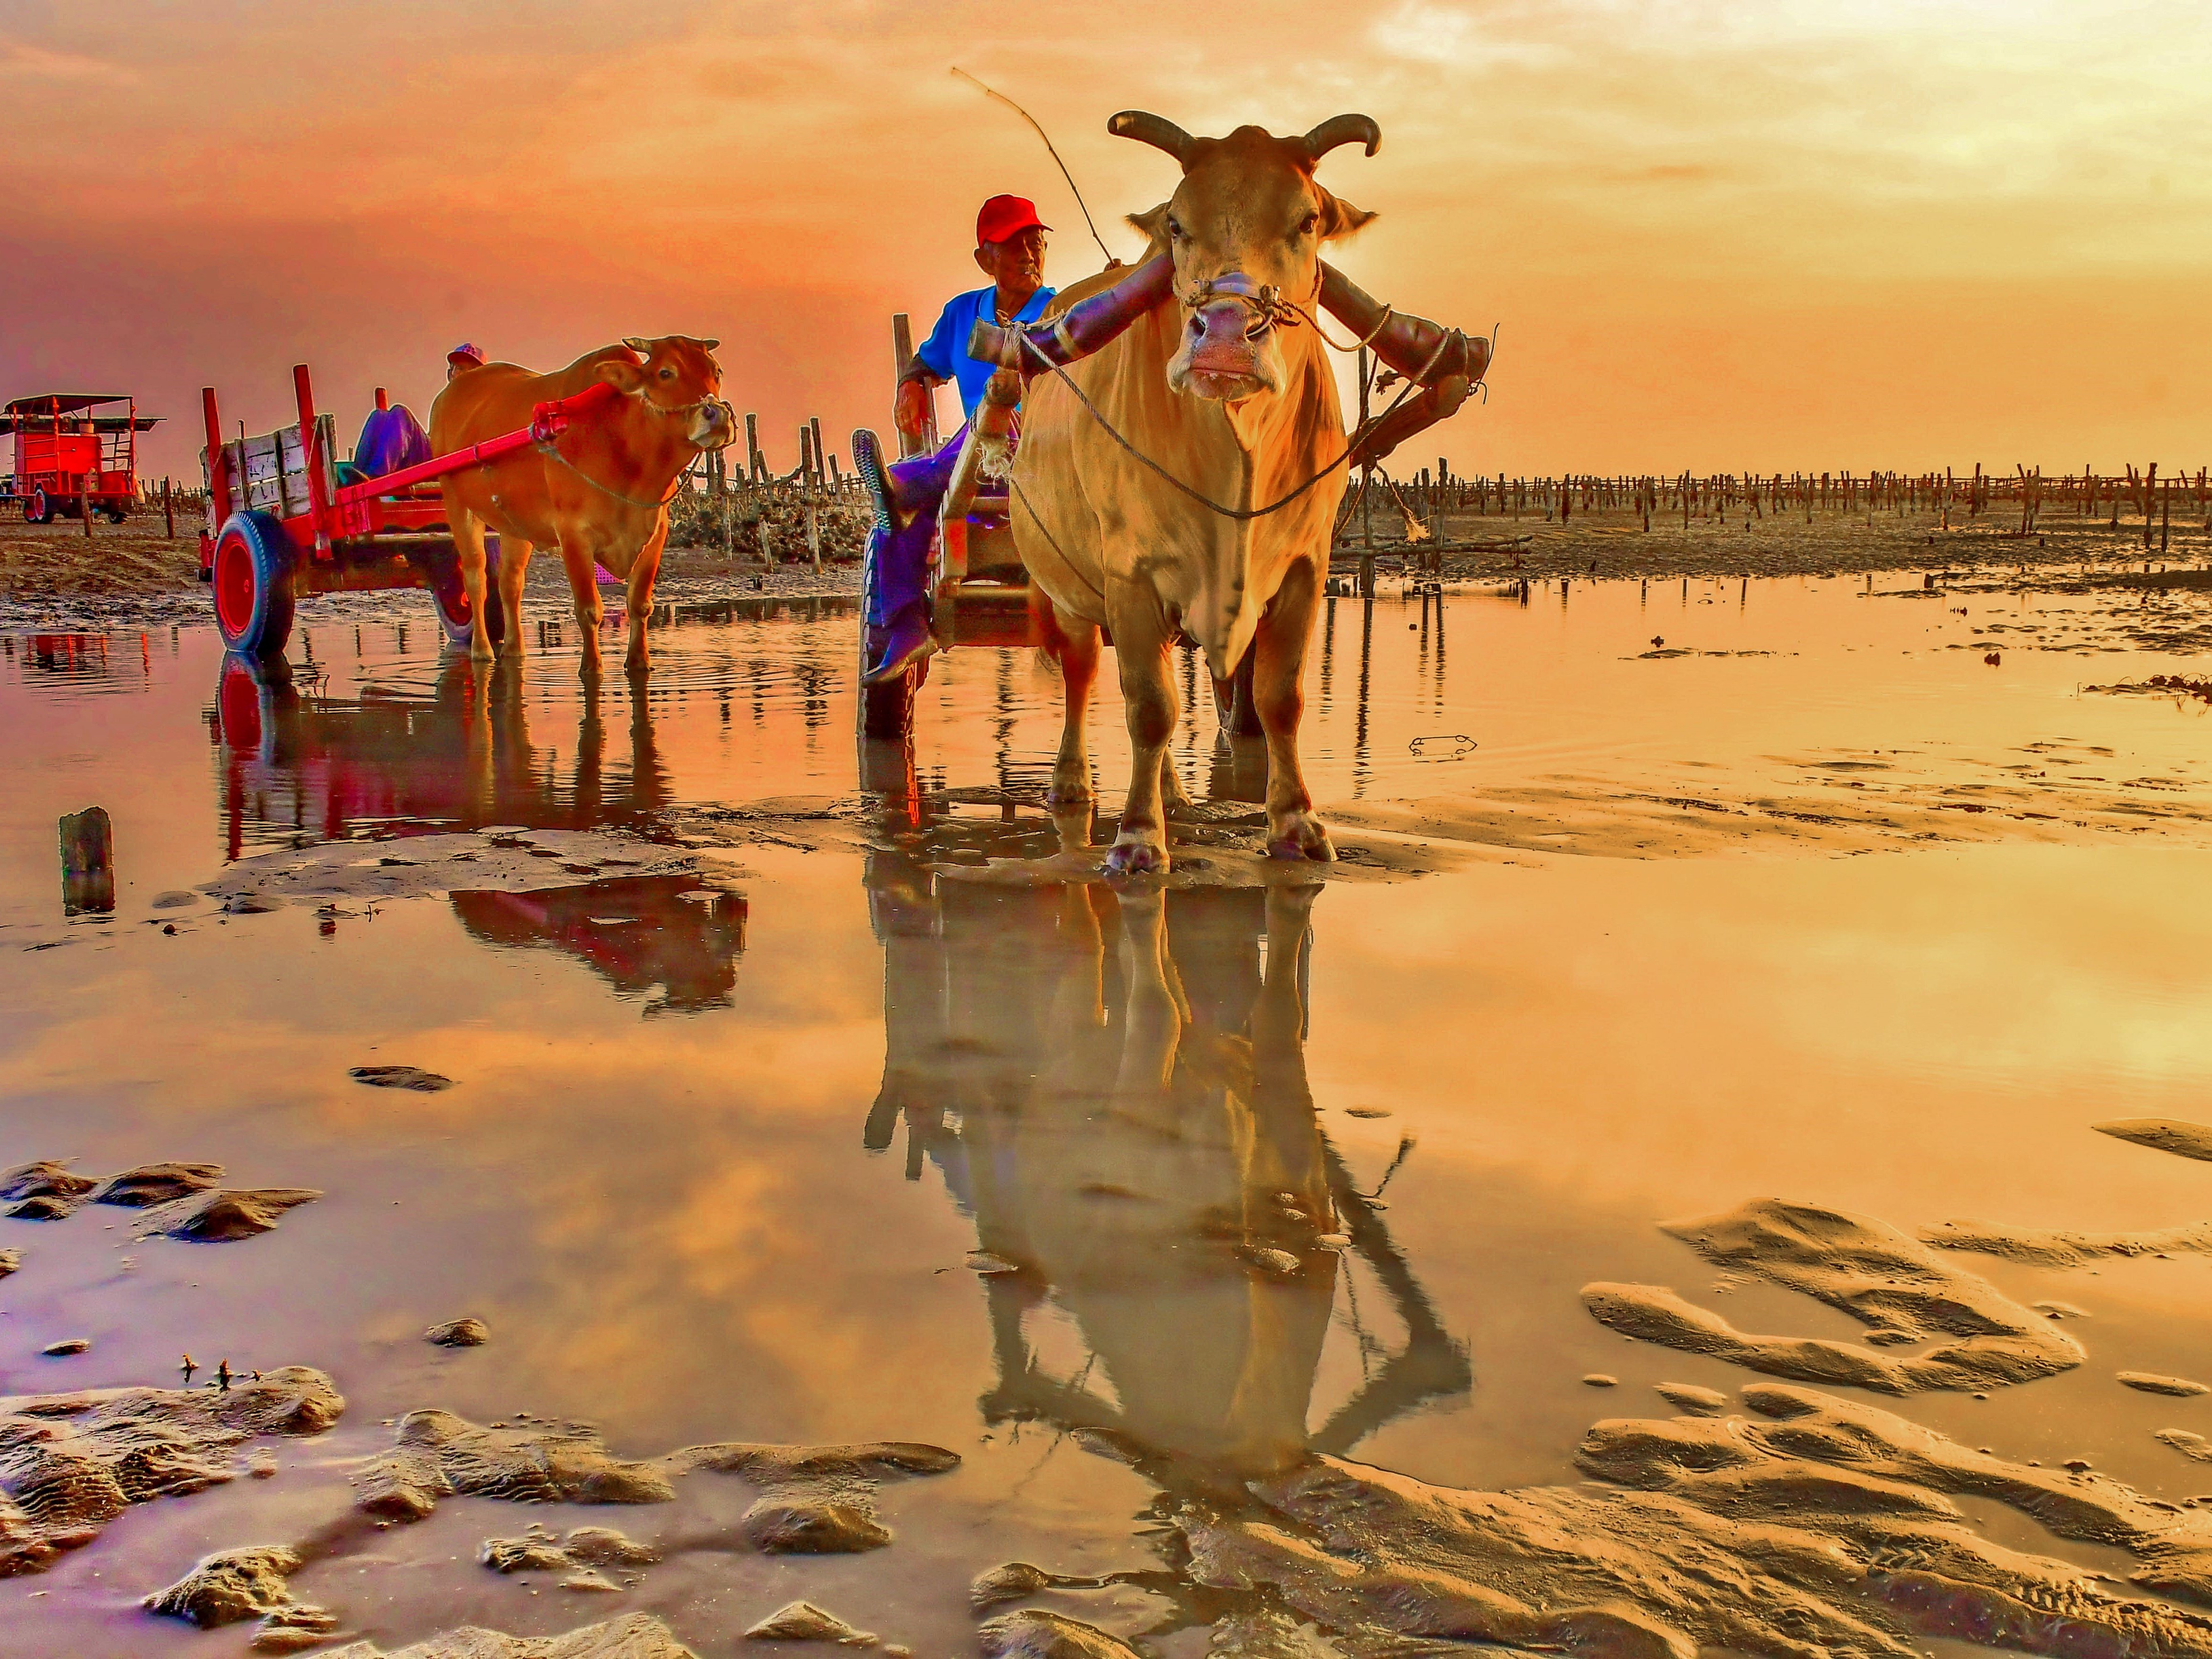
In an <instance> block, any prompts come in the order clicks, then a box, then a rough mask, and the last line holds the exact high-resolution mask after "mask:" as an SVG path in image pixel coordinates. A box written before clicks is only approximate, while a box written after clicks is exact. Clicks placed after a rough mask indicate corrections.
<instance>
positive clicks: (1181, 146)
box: [1106, 109, 1198, 167]
mask: <svg viewBox="0 0 2212 1659" xmlns="http://www.w3.org/2000/svg"><path fill="white" fill-rule="evenodd" d="M1106 131H1109V132H1110V133H1112V134H1113V135H1114V136H1115V137H1116V138H1133V139H1135V140H1136V141H1137V142H1138V143H1140V144H1150V145H1151V146H1152V148H1153V149H1159V150H1165V151H1166V152H1167V153H1168V154H1169V155H1172V156H1174V157H1175V158H1176V161H1180V162H1182V164H1183V165H1184V166H1186V167H1188V165H1189V164H1190V147H1191V146H1192V145H1193V144H1194V143H1197V142H1198V141H1197V140H1196V139H1195V138H1193V137H1191V136H1190V135H1189V134H1188V133H1187V132H1185V131H1183V130H1182V128H1181V127H1179V126H1177V125H1176V124H1175V123H1174V122H1172V121H1170V120H1169V119H1168V118H1166V117H1165V116H1164V115H1151V114H1147V113H1146V112H1145V111H1143V110H1140V109H1125V110H1123V111H1122V112H1121V113H1120V114H1119V115H1116V116H1115V117H1114V118H1113V119H1111V120H1110V121H1109V122H1107V123H1106Z"/></svg>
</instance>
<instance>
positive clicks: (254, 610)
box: [200, 363, 616, 658]
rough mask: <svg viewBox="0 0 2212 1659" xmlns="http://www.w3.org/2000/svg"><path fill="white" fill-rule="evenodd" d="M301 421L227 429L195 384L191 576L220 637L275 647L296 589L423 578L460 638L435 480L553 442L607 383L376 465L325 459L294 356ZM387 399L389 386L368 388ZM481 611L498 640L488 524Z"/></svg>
mask: <svg viewBox="0 0 2212 1659" xmlns="http://www.w3.org/2000/svg"><path fill="white" fill-rule="evenodd" d="M292 390H293V395H294V397H295V399H296V400H297V402H298V405H299V411H300V418H299V421H298V422H297V423H296V424H295V425H292V426H289V427H286V428H283V430H281V431H277V432H271V433H269V434H267V435H264V436H262V437H258V438H247V437H240V438H234V439H232V440H231V441H228V443H226V442H225V441H223V437H222V422H221V421H220V419H219V418H218V416H217V414H216V399H215V388H214V387H212V386H208V387H205V388H204V389H203V390H202V392H201V393H200V400H201V410H202V413H203V415H204V416H205V419H206V422H207V447H206V448H205V449H204V450H203V451H202V452H201V453H200V459H201V463H202V465H204V468H205V469H206V473H207V487H208V528H207V531H206V532H204V533H203V535H202V537H201V538H200V580H203V581H204V582H207V583H209V584H210V586H212V587H213V588H214V590H215V617H216V626H217V627H218V628H219V629H222V638H223V643H224V644H225V645H227V646H228V647H230V648H231V649H232V650H233V651H236V652H239V653H243V654H244V655H246V656H249V657H256V658H270V657H275V656H276V655H278V654H279V653H282V652H283V649H284V645H285V641H287V640H289V638H290V637H291V634H292V608H293V601H294V600H295V599H296V598H297V597H298V596H300V595H301V594H303V593H334V592H346V591H356V590H361V589H374V588H386V587H421V588H426V589H428V591H429V594H430V597H431V599H433V600H434V601H435V603H436V605H437V608H438V616H439V619H440V620H441V622H443V623H444V624H445V628H446V634H447V638H449V639H451V640H452V641H453V642H454V643H455V644H457V645H463V646H465V645H466V644H468V642H469V635H470V631H471V625H472V623H473V622H474V615H473V613H472V612H471V611H470V609H469V599H468V593H467V592H466V590H465V588H464V587H463V586H462V583H461V562H460V554H459V550H458V549H457V548H455V546H454V545H453V531H452V528H451V526H448V525H447V522H446V504H445V499H444V496H443V494H442V493H441V490H440V489H439V487H438V480H439V479H440V478H441V477H445V475H446V474H447V473H449V472H458V471H461V470H462V469H463V468H465V467H471V466H482V465H486V464H487V463H489V462H492V461H495V460H497V459H499V458H500V457H501V456H503V455H507V454H509V453H513V451H515V450H518V449H521V448H524V447H527V446H532V445H535V446H540V447H542V446H545V445H550V443H551V442H552V441H553V440H554V439H556V438H557V437H558V436H559V435H561V434H562V432H563V431H565V430H566V429H567V428H568V421H569V418H570V417H571V416H574V415H575V414H577V413H578V412H580V410H584V409H586V408H588V407H589V406H590V405H592V404H596V403H599V402H601V401H603V400H605V399H606V398H612V397H613V396H615V395H616V394H615V389H614V387H613V386H610V385H608V384H607V383H606V382H605V381H600V382H599V383H597V384H596V385H594V386H591V387H589V388H588V389H586V390H585V391H583V392H578V393H577V394H576V395H575V396H574V397H573V398H563V399H562V400H560V401H558V402H556V403H546V404H538V406H537V408H536V409H535V410H533V411H532V419H531V422H530V424H529V425H528V426H526V427H523V428H520V429H519V430H517V431H513V432H508V433H502V434H501V435H500V436H498V437H496V438H488V439H486V440H485V441H483V442H482V443H478V444H471V445H470V446H469V447H467V448H466V449H461V450H456V451H454V452H453V453H450V454H446V455H437V456H434V457H432V458H431V459H428V460H427V461H423V462H421V463H419V464H417V465H412V466H404V467H401V468H399V469H398V471H392V472H388V473H386V474H384V475H382V476H380V477H359V476H357V475H356V473H355V471H354V469H353V468H352V467H351V466H350V465H347V466H343V467H342V466H341V465H339V464H338V463H337V461H336V460H334V459H333V453H334V451H335V448H336V442H335V441H336V437H337V432H336V428H335V426H334V424H333V422H332V421H331V417H330V416H327V415H324V416H318V415H317V414H316V413H315V398H314V390H313V386H311V385H310V383H309V381H308V379H307V365H306V364H304V363H301V364H300V365H298V366H297V367H295V368H294V369H293V370H292ZM376 403H377V407H378V408H379V409H383V408H385V407H386V406H387V405H386V398H385V394H384V392H382V391H381V390H379V391H378V392H377V394H376ZM485 553H486V555H487V560H486V563H487V568H486V571H485V586H484V611H485V616H484V623H485V627H486V628H487V629H488V630H489V633H490V635H491V637H492V638H493V640H494V641H497V640H499V639H500V638H501V637H502V636H503V635H504V633H505V631H506V629H507V625H508V623H507V617H505V616H504V615H503V614H502V607H501V604H500V599H499V594H498V592H497V591H496V577H497V572H498V559H499V554H498V544H497V538H495V537H492V536H489V535H488V536H486V538H485Z"/></svg>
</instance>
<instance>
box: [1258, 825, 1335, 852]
mask: <svg viewBox="0 0 2212 1659" xmlns="http://www.w3.org/2000/svg"><path fill="white" fill-rule="evenodd" d="M1267 856H1268V857H1269V858H1271V859H1312V860H1315V861H1316V863H1321V864H1329V863H1334V861H1335V859H1336V848H1334V847H1332V846H1330V845H1329V840H1328V829H1327V827H1326V826H1325V825H1323V824H1322V821H1321V820H1320V819H1319V818H1316V817H1304V816H1303V815H1302V816H1300V817H1295V818H1292V819H1291V820H1290V822H1288V823H1285V824H1284V825H1283V827H1282V828H1281V829H1279V830H1277V831H1276V832H1275V833H1273V834H1272V835H1270V836H1268V837H1267Z"/></svg>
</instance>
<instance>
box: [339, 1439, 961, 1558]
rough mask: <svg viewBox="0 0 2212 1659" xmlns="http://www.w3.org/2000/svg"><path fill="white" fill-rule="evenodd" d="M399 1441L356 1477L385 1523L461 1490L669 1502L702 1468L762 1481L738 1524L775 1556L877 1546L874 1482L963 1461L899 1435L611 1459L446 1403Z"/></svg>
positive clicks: (597, 1449) (586, 1442)
mask: <svg viewBox="0 0 2212 1659" xmlns="http://www.w3.org/2000/svg"><path fill="white" fill-rule="evenodd" d="M959 1462H960V1459H959V1457H958V1455H957V1454H955V1453H952V1452H949V1451H945V1450H944V1449H941V1448H939V1447H936V1446H924V1445H917V1444H914V1443H907V1442H896V1441H895V1442H877V1443H866V1444H860V1445H850V1446H771V1445H757V1444H753V1443H741V1442H732V1443H726V1444H719V1445H708V1446H688V1447H685V1448H684V1449H680V1450H678V1451H672V1452H669V1453H667V1454H665V1455H663V1456H660V1457H656V1458H650V1459H645V1460H641V1461H636V1462H632V1461H629V1460H626V1459H623V1458H618V1457H617V1456H615V1455H614V1454H613V1453H612V1452H611V1451H609V1450H608V1449H607V1446H606V1443H605V1442H604V1441H603V1440H601V1439H600V1437H599V1435H598V1433H597V1432H596V1431H592V1430H591V1429H589V1428H586V1427H584V1426H583V1425H578V1424H566V1425H562V1424H530V1425H520V1426H515V1427H509V1426H507V1425H503V1424H493V1425H490V1426H489V1427H486V1426H483V1425H478V1424H475V1423H471V1422H469V1421H468V1420H467V1419H465V1418H460V1417H456V1416H455V1415H453V1413H451V1412H441V1411H420V1412H410V1413H408V1414H407V1415H406V1416H405V1417H404V1418H402V1419H400V1420H399V1424H398V1444H397V1445H395V1446H394V1447H393V1448H392V1450H390V1451H388V1452H384V1453H381V1454H380V1455H377V1456H376V1457H374V1458H372V1459H371V1460H370V1461H369V1462H368V1464H367V1465H365V1466H364V1467H363V1468H362V1470H361V1471H360V1472H359V1473H358V1474H356V1476H355V1477H354V1485H355V1487H356V1491H357V1492H358V1493H359V1497H358V1498H357V1500H356V1501H357V1503H358V1504H359V1507H360V1508H362V1509H363V1510H367V1511H368V1513H370V1514H372V1515H376V1516H382V1517H384V1518H386V1519H387V1520H394V1521H418V1520H420V1519H422V1517H423V1516H427V1515H428V1514H429V1513H430V1512H431V1511H432V1510H435V1508H436V1507H437V1504H438V1501H439V1500H440V1499H441V1498H448V1497H452V1496H453V1495H455V1494H461V1495H465V1496H470V1497H481V1498H504V1499H507V1501H509V1502H511V1503H520V1504H552V1503H567V1504H665V1503H667V1502H668V1501H670V1500H671V1498H674V1497H675V1496H676V1489H675V1487H674V1486H673V1485H672V1484H671V1482H672V1481H673V1480H674V1479H675V1478H677V1477H678V1476H681V1475H684V1474H690V1473H691V1472H693V1471H695V1470H699V1469H706V1470H710V1471H713V1472H714V1473H717V1474H734V1475H737V1476H738V1477H739V1478H741V1479H743V1480H748V1481H750V1482H751V1483H752V1484H753V1485H754V1486H757V1487H758V1488H759V1489H760V1494H761V1495H760V1497H759V1498H758V1499H757V1500H756V1502H755V1503H754V1504H753V1506H752V1507H751V1508H750V1510H746V1511H745V1515H744V1519H743V1520H742V1521H741V1522H739V1528H740V1530H741V1531H742V1533H743V1534H744V1538H745V1540H746V1541H747V1542H749V1543H750V1544H751V1545H752V1547H754V1548H756V1549H758V1550H762V1551H764V1552H766V1553H769V1554H808V1555H818V1554H832V1553H847V1552H851V1551H855V1550H870V1549H879V1548H881V1547H883V1546H884V1545H885V1544H888V1543H890V1539H891V1534H890V1530H889V1529H888V1528H885V1527H884V1526H883V1525H882V1523H880V1522H878V1521H877V1519H876V1517H875V1502H874V1497H875V1489H876V1486H877V1484H878V1482H879V1481H882V1480H891V1479H897V1478H900V1477H902V1476H906V1475H915V1474H940V1473H942V1472H943V1471H945V1470H946V1469H950V1468H955V1467H957V1464H958V1463H959Z"/></svg>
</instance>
